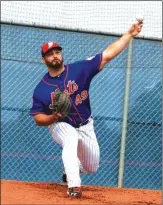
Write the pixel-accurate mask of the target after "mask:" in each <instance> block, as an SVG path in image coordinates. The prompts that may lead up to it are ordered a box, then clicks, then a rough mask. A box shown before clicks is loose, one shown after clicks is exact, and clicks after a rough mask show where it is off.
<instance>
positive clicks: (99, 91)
mask: <svg viewBox="0 0 163 205" xmlns="http://www.w3.org/2000/svg"><path fill="white" fill-rule="evenodd" d="M1 33H2V46H1V81H2V93H1V98H2V106H1V109H2V123H1V132H2V140H1V142H2V150H1V155H2V179H15V180H24V181H46V182H61V177H62V171H63V164H62V160H61V148H60V147H59V146H58V145H57V144H56V143H55V142H54V141H53V140H52V138H51V136H50V134H49V132H48V129H47V128H46V127H38V126H36V125H35V123H34V120H33V119H32V117H30V116H29V109H30V107H31V105H32V94H33V90H34V88H35V86H36V84H37V83H38V82H39V80H40V79H41V78H42V76H43V75H44V73H46V72H47V69H46V67H45V65H43V63H42V62H41V55H40V46H41V45H42V44H43V43H44V42H46V41H58V42H59V43H60V44H61V46H62V47H63V56H64V61H65V64H66V63H71V62H74V61H76V60H81V59H85V58H87V57H90V56H93V55H95V54H97V53H99V52H102V51H103V50H104V49H105V48H106V46H107V45H108V44H110V43H112V42H113V41H115V40H116V39H117V38H118V37H114V36H106V35H97V34H86V33H78V32H72V31H71V32H70V31H59V30H54V29H53V30H52V29H51V30H50V29H41V28H34V27H25V26H16V25H7V24H2V25H1ZM132 52H133V57H132V73H131V87H130V98H129V113H128V124H127V136H126V155H125V170H124V179H123V180H124V187H135V188H150V189H161V186H162V184H161V174H162V137H161V136H162V134H161V133H162V124H161V123H162V119H161V117H162V110H161V109H162V95H161V93H162V92H161V91H162V77H161V74H162V70H161V59H162V57H161V53H162V51H161V42H160V41H149V40H148V41H147V40H141V39H135V40H134V42H133V51H132ZM127 58H128V48H126V49H125V50H124V51H123V52H122V53H121V54H120V55H119V56H118V57H116V58H115V59H114V60H112V61H111V62H110V63H109V64H108V65H107V66H106V68H105V69H104V70H103V71H101V72H100V73H99V74H98V75H97V76H95V78H94V79H93V81H92V83H91V88H90V100H91V107H92V114H93V117H94V125H95V131H96V134H97V139H98V142H99V145H100V150H101V161H100V168H99V170H98V172H97V173H95V174H84V175H82V181H83V183H84V184H93V185H106V186H118V172H119V159H120V144H121V135H122V121H123V106H124V94H125V78H126V68H127Z"/></svg>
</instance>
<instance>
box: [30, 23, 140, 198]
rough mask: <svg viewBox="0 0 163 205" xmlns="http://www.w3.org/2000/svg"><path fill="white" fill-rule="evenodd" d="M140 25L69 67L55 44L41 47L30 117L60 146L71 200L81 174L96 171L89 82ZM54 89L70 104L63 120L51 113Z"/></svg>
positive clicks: (78, 190)
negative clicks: (40, 67)
mask: <svg viewBox="0 0 163 205" xmlns="http://www.w3.org/2000/svg"><path fill="white" fill-rule="evenodd" d="M142 25H143V22H142V21H139V22H138V23H137V24H133V25H132V26H131V27H130V28H129V30H128V31H127V32H126V33H125V34H124V35H122V37H120V38H119V39H118V40H117V41H115V42H113V43H112V44H111V45H109V46H108V47H107V48H106V49H105V50H104V51H103V52H102V53H99V54H97V55H95V56H93V57H90V58H88V59H86V60H82V61H78V62H75V63H72V64H68V65H64V64H63V57H62V53H61V51H62V48H61V46H60V45H59V44H58V43H56V42H47V43H45V44H43V45H42V48H41V53H42V60H43V62H44V63H45V64H46V66H47V68H48V73H46V74H45V76H44V77H43V78H42V80H41V81H40V83H39V84H38V85H37V86H36V88H35V90H34V94H33V106H32V108H31V111H30V115H32V116H33V117H34V120H35V122H36V124H37V125H38V126H48V128H49V131H50V133H51V135H52V138H53V139H54V141H55V142H56V143H58V144H59V145H61V146H62V148H63V149H62V160H63V165H64V169H65V174H64V175H63V176H64V178H63V179H64V181H65V182H67V185H68V189H67V194H68V195H69V196H71V197H76V198H81V196H82V192H81V179H80V173H81V172H87V173H94V172H96V171H97V169H98V167H99V158H100V151H99V145H98V142H97V139H96V135H95V132H94V126H93V118H92V116H91V107H90V101H89V87H90V83H91V80H92V78H93V77H94V76H95V75H96V74H98V73H99V72H100V71H101V70H102V69H103V68H104V66H105V65H106V64H107V63H108V62H110V60H112V59H113V58H115V57H116V56H117V55H118V54H120V53H121V52H122V51H123V50H124V49H125V48H126V46H127V45H128V43H129V42H130V40H131V39H132V38H133V37H134V36H136V35H137V34H138V33H140V31H141V29H142ZM57 88H59V89H60V90H61V91H64V92H65V93H66V94H67V95H68V96H69V97H70V98H71V101H72V106H71V112H70V114H69V116H68V117H65V118H62V113H56V112H55V113H53V111H52V109H51V108H52V106H51V105H52V102H53V100H54V98H55V91H56V89H57ZM71 113H73V114H72V115H71ZM74 113H75V114H74Z"/></svg>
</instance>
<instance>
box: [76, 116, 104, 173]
mask: <svg viewBox="0 0 163 205" xmlns="http://www.w3.org/2000/svg"><path fill="white" fill-rule="evenodd" d="M78 133H79V141H78V158H79V159H80V162H81V164H82V166H83V168H84V170H86V171H87V172H88V173H94V172H96V171H97V169H98V167H99V161H100V149H99V145H98V141H97V138H96V135H95V132H94V127H93V120H91V121H90V122H89V123H88V124H87V125H84V126H82V127H80V128H78Z"/></svg>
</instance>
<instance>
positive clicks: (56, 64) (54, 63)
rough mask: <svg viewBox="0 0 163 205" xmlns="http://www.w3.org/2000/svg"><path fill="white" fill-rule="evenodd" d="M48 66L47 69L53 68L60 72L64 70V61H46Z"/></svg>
mask: <svg viewBox="0 0 163 205" xmlns="http://www.w3.org/2000/svg"><path fill="white" fill-rule="evenodd" d="M46 65H47V67H49V68H52V69H54V70H59V69H60V68H62V65H63V59H62V60H59V59H54V60H53V61H52V62H48V61H46Z"/></svg>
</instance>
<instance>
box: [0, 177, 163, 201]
mask: <svg viewBox="0 0 163 205" xmlns="http://www.w3.org/2000/svg"><path fill="white" fill-rule="evenodd" d="M66 190H67V186H66V185H65V184H57V183H38V182H22V181H9V180H1V204H109V205H122V204H123V205H161V204H162V200H161V198H162V193H161V191H159V190H144V189H119V188H113V187H102V186H83V187H82V190H83V197H82V199H71V198H69V197H68V196H67V195H66Z"/></svg>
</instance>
